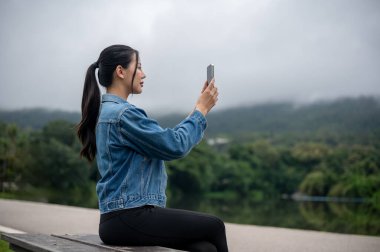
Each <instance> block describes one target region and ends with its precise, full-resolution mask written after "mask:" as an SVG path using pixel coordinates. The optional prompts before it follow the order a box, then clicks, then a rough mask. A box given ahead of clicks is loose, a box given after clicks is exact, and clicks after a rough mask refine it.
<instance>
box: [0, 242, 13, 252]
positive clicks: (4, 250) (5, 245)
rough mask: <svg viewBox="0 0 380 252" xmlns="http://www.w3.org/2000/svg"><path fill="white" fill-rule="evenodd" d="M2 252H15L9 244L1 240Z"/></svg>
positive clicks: (0, 250)
mask: <svg viewBox="0 0 380 252" xmlns="http://www.w3.org/2000/svg"><path fill="white" fill-rule="evenodd" d="M0 252H14V251H13V250H11V249H10V248H9V243H8V242H6V241H3V240H0Z"/></svg>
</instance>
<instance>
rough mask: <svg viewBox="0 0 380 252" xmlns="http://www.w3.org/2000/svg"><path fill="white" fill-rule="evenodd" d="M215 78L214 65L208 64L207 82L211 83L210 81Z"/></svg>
mask: <svg viewBox="0 0 380 252" xmlns="http://www.w3.org/2000/svg"><path fill="white" fill-rule="evenodd" d="M212 78H214V65H213V64H210V65H208V66H207V83H208V84H210V81H211V80H212Z"/></svg>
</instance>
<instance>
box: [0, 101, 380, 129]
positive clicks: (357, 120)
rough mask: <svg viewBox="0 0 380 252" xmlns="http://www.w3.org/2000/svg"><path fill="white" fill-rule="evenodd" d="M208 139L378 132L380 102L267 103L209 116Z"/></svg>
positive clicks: (7, 118) (27, 123)
mask: <svg viewBox="0 0 380 252" xmlns="http://www.w3.org/2000/svg"><path fill="white" fill-rule="evenodd" d="M186 116H187V115H181V114H171V115H166V116H160V117H154V116H153V117H154V118H157V120H158V122H159V123H160V124H161V125H162V126H163V127H173V126H175V125H176V124H178V123H179V122H180V121H181V120H183V119H184V118H185V117H186ZM53 120H66V121H69V122H72V123H77V122H79V120H80V113H77V112H65V111H58V110H47V109H41V108H39V109H24V110H15V111H1V110H0V121H3V122H6V123H16V124H17V125H19V126H20V127H23V128H25V127H30V128H33V129H39V128H41V127H43V126H44V125H45V124H46V123H47V122H49V121H53ZM207 120H208V129H207V134H208V135H209V136H215V135H219V134H228V135H236V134H240V133H249V132H261V133H283V132H315V131H325V132H326V131H327V132H331V131H333V132H350V133H363V132H372V131H376V132H378V131H379V130H380V99H379V98H377V97H358V98H341V99H337V100H334V101H328V102H327V101H325V102H316V103H312V104H308V105H302V106H296V105H294V104H293V103H290V102H288V103H266V104H260V105H255V106H248V107H236V108H230V109H225V110H220V111H212V112H211V113H210V114H209V115H208V116H207Z"/></svg>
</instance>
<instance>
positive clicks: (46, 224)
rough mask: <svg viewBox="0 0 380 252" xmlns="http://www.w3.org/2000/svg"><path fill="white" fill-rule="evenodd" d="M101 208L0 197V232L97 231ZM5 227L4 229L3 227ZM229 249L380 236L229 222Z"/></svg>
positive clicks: (335, 247)
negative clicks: (99, 209)
mask: <svg viewBox="0 0 380 252" xmlns="http://www.w3.org/2000/svg"><path fill="white" fill-rule="evenodd" d="M98 221H99V211H98V210H96V209H88V208H80V207H70V206H62V205H55V204H45V203H36V202H27V201H18V200H4V199H0V232H6V230H4V229H5V228H8V229H7V230H8V232H9V230H10V229H9V228H11V230H12V229H13V231H14V232H16V231H17V230H20V231H24V232H27V233H45V234H52V233H54V234H83V233H91V234H97V231H98ZM2 228H3V230H2ZM226 229H227V239H228V244H229V248H230V251H232V252H234V251H238V252H249V251H258V252H267V251H268V252H276V251H289V252H305V251H306V252H314V251H315V252H330V251H331V252H354V251H355V252H372V251H373V252H379V251H380V237H373V236H362V235H345V234H334V233H326V232H316V231H304V230H297V229H286V228H272V227H259V226H252V225H238V224H229V223H227V224H226Z"/></svg>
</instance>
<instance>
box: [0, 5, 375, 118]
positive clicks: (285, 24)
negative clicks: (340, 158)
mask: <svg viewBox="0 0 380 252" xmlns="http://www.w3.org/2000/svg"><path fill="white" fill-rule="evenodd" d="M379 12H380V4H379V3H378V1H360V2H358V1H338V0H334V1H328V2H321V1H296V0H294V1H286V2H285V1H269V0H268V1H174V0H166V1H148V0H147V1H133V2H130V1H128V2H127V1H116V0H113V1H79V2H78V1H73V0H71V1H53V2H52V1H47V0H37V1H32V2H31V1H26V0H19V1H11V0H5V1H1V3H0V14H1V16H0V35H1V36H0V43H1V49H0V54H1V57H0V108H20V107H35V106H40V107H41V106H42V107H48V108H60V109H66V110H77V111H78V110H80V101H81V96H82V88H83V80H84V74H85V71H86V69H87V67H88V66H89V65H90V64H91V63H92V62H94V61H95V60H96V59H97V57H98V55H99V53H100V51H101V50H102V49H103V48H104V47H106V46H108V45H110V44H118V43H122V44H128V45H131V46H132V47H134V48H136V49H138V50H139V51H140V53H141V60H142V63H143V68H144V71H145V72H146V74H147V79H146V82H145V85H144V92H143V94H142V95H135V96H133V97H131V100H130V101H131V102H132V103H135V104H137V105H138V106H141V107H143V108H145V109H147V110H149V111H154V112H157V111H159V112H162V113H163V112H171V111H189V110H191V109H192V107H193V105H194V103H195V101H196V99H197V96H198V94H199V91H200V89H201V87H202V84H203V82H204V80H205V77H206V66H207V65H208V64H209V63H214V64H215V74H216V80H217V85H218V86H219V90H220V100H219V104H218V106H217V107H218V108H225V107H229V106H237V105H239V104H252V103H258V102H264V101H273V100H294V101H299V102H308V101H313V100H315V99H325V98H335V97H340V96H357V95H363V94H364V95H365V94H375V95H379V94H380V85H379V80H380V74H379V73H378V72H379V71H378V69H379V63H380V62H379V61H380V57H379V56H380V55H379V45H380V43H379V42H380V34H379V30H380V29H379V24H380V22H379V21H380V20H379V17H380V15H379V14H380V13H379Z"/></svg>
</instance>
